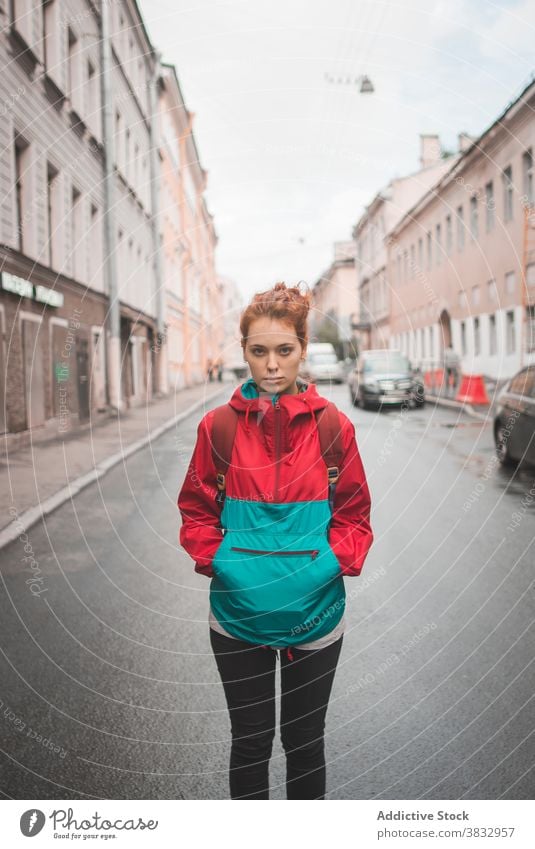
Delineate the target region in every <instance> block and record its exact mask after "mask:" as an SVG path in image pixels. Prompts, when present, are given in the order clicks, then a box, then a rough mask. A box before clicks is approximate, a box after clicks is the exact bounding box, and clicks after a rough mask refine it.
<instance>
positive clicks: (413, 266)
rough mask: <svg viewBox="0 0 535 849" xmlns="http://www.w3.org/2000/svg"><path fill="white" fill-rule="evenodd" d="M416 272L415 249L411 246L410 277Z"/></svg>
mask: <svg viewBox="0 0 535 849" xmlns="http://www.w3.org/2000/svg"><path fill="white" fill-rule="evenodd" d="M415 270H416V248H415V247H414V245H411V277H414V273H415Z"/></svg>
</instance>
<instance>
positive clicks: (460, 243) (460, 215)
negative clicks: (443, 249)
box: [457, 206, 464, 251]
mask: <svg viewBox="0 0 535 849" xmlns="http://www.w3.org/2000/svg"><path fill="white" fill-rule="evenodd" d="M463 248H464V210H463V208H462V206H458V207H457V250H459V251H462V249H463Z"/></svg>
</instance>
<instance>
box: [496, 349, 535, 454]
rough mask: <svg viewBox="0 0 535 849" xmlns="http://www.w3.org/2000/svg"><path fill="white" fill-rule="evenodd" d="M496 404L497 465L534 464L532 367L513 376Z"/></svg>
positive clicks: (534, 384)
mask: <svg viewBox="0 0 535 849" xmlns="http://www.w3.org/2000/svg"><path fill="white" fill-rule="evenodd" d="M497 401H498V407H497V410H496V415H495V417H494V442H495V445H496V453H497V455H498V458H499V460H500V463H502V465H504V466H516V465H517V463H519V462H520V461H521V460H524V461H525V462H527V463H533V464H535V365H531V366H527V367H526V368H523V369H522V370H521V371H519V372H518V373H517V374H515V376H514V377H512V378H511V380H509V381H508V382H507V383H506V384H505V386H504V387H503V389H502V391H501V392H500V394H499V395H498V399H497Z"/></svg>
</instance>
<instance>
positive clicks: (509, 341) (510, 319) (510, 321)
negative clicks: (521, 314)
mask: <svg viewBox="0 0 535 849" xmlns="http://www.w3.org/2000/svg"><path fill="white" fill-rule="evenodd" d="M515 350H516V338H515V314H514V312H513V310H508V311H507V312H506V313H505V352H506V353H507V354H514V352H515Z"/></svg>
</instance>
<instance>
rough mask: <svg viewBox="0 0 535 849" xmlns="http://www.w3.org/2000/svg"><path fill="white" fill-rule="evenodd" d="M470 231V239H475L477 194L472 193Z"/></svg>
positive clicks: (477, 233)
mask: <svg viewBox="0 0 535 849" xmlns="http://www.w3.org/2000/svg"><path fill="white" fill-rule="evenodd" d="M470 233H471V234H472V239H477V237H478V235H479V225H478V218H477V196H476V195H474V196H473V197H471V198H470Z"/></svg>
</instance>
